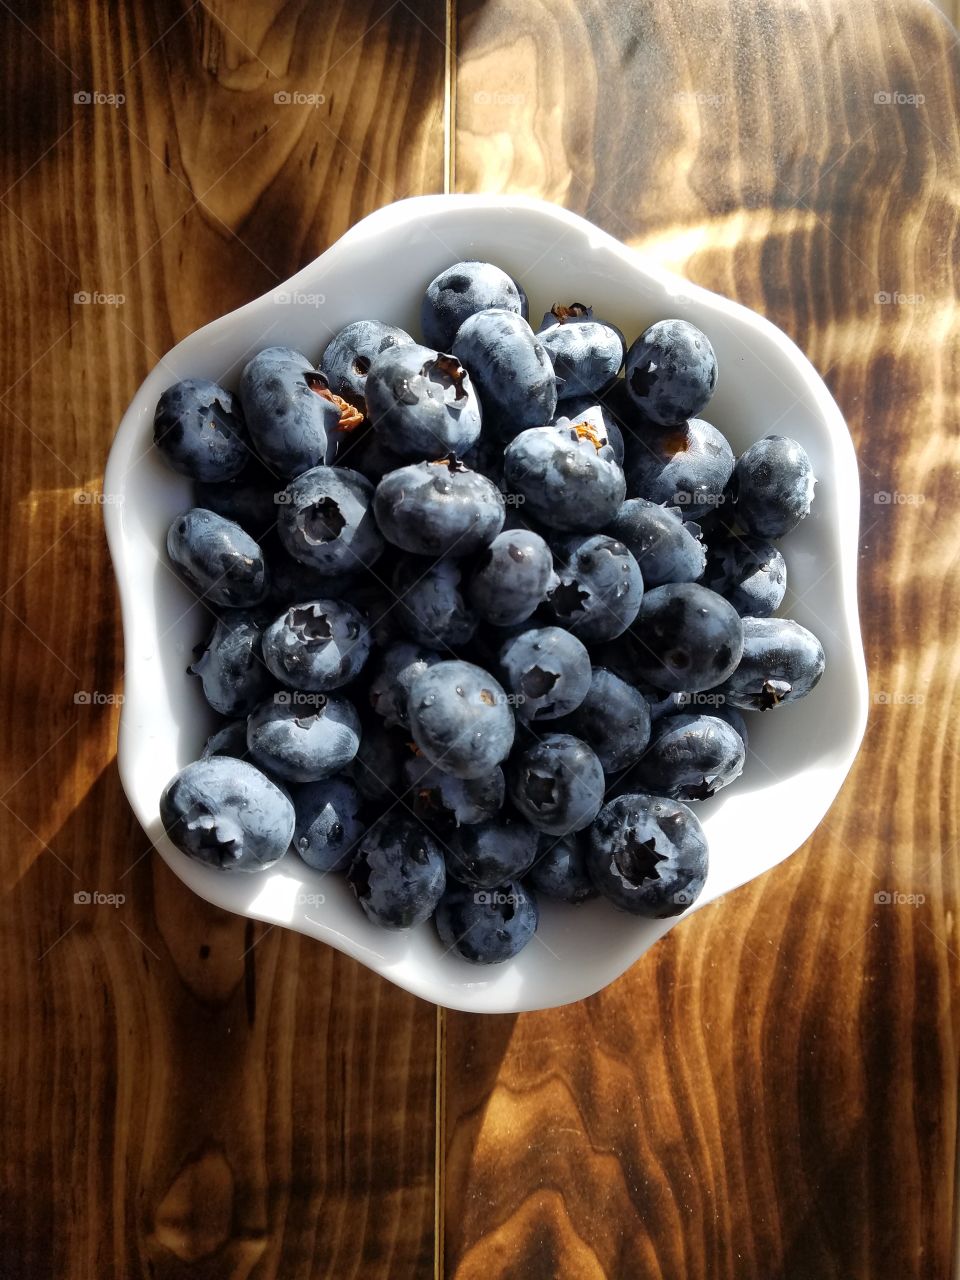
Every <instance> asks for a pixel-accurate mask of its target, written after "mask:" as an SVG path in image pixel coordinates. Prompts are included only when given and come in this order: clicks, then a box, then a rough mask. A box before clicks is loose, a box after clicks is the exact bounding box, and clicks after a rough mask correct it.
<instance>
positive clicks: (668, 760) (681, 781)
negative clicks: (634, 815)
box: [628, 715, 745, 804]
mask: <svg viewBox="0 0 960 1280" xmlns="http://www.w3.org/2000/svg"><path fill="white" fill-rule="evenodd" d="M744 758H745V751H744V745H743V739H742V738H741V737H740V735H739V734H738V733H737V732H736V730H735V729H733V728H732V727H731V726H730V725H729V724H727V722H726V721H725V720H721V719H720V718H719V716H712V715H709V716H703V715H678V716H664V717H663V718H662V719H660V720H658V721H657V723H656V724H655V725H654V729H653V733H652V734H651V737H650V749H649V751H647V752H646V754H645V755H644V757H643V759H642V760H641V761H640V762H639V764H637V765H635V766H634V768H632V769H631V770H630V772H629V774H628V783H629V789H630V790H631V791H636V790H643V791H648V792H650V793H651V795H657V796H669V797H670V798H671V799H672V800H683V801H685V802H686V803H688V804H689V803H692V802H693V801H694V800H709V799H710V797H711V796H712V795H715V794H716V792H718V791H721V790H722V789H723V788H724V787H727V786H729V785H730V783H731V782H735V781H736V779H737V778H739V777H740V774H741V773H742V772H743V765H744Z"/></svg>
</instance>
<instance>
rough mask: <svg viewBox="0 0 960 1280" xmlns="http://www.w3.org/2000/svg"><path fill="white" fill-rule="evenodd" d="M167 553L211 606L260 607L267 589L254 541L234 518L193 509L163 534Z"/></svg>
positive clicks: (258, 550) (264, 570) (262, 560)
mask: <svg viewBox="0 0 960 1280" xmlns="http://www.w3.org/2000/svg"><path fill="white" fill-rule="evenodd" d="M167 554H168V555H169V557H170V559H171V560H172V561H173V563H174V565H175V566H176V568H177V569H178V570H179V571H180V574H181V576H182V577H183V578H185V579H186V581H187V582H188V583H189V584H190V585H191V586H192V587H193V588H194V589H195V590H196V592H197V593H198V594H199V595H201V596H203V597H205V599H207V600H209V601H210V602H211V604H215V605H217V604H219V605H228V606H231V607H233V608H243V607H245V606H249V605H255V604H259V603H260V601H261V600H262V599H263V598H264V597H265V596H266V594H267V589H268V586H269V583H268V579H267V566H266V564H265V563H264V559H263V553H262V552H261V550H260V547H259V546H258V545H257V543H256V542H254V540H253V539H252V538H251V537H250V535H249V533H245V532H244V531H243V529H241V528H240V526H239V525H238V524H234V523H233V521H232V520H224V518H223V516H218V515H217V514H216V513H215V512H213V511H205V510H204V509H203V508H202V507H194V508H193V510H192V511H187V512H186V513H185V514H184V515H182V516H177V518H176V520H174V522H173V524H171V526H170V528H169V530H168V532H167Z"/></svg>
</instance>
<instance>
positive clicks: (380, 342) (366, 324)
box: [319, 320, 413, 412]
mask: <svg viewBox="0 0 960 1280" xmlns="http://www.w3.org/2000/svg"><path fill="white" fill-rule="evenodd" d="M412 342H413V338H411V337H410V334H409V333H407V331H406V330H405V329H399V328H398V327H397V326H396V325H393V324H384V323H383V322H382V321H381V320H355V321H354V322H353V324H348V325H347V326H346V327H345V328H343V329H341V330H340V332H339V333H337V334H335V335H334V336H333V337H332V338H331V339H330V341H329V342H328V343H327V345H326V347H324V350H323V355H322V356H321V357H320V362H319V369H320V372H321V373H322V374H323V375H324V376H325V377H326V379H327V381H328V382H329V384H330V390H331V391H332V392H334V394H335V395H338V396H342V397H343V399H344V400H347V401H349V403H350V404H352V405H355V406H356V408H358V409H360V410H361V412H366V391H367V374H368V373H369V372H370V366H371V365H372V364H373V362H374V360H376V358H377V356H379V355H382V353H383V352H384V351H388V350H389V349H390V348H391V347H402V346H407V345H409V344H410V343H412Z"/></svg>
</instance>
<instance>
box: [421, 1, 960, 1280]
mask: <svg viewBox="0 0 960 1280" xmlns="http://www.w3.org/2000/svg"><path fill="white" fill-rule="evenodd" d="M954 39H955V35H954V33H953V32H952V31H951V30H950V28H949V27H948V25H947V24H946V22H944V21H942V20H941V19H940V18H939V17H938V15H937V14H936V11H935V10H934V9H933V8H932V7H930V6H928V5H926V4H923V3H920V0H908V2H906V3H899V4H895V3H891V2H881V3H873V2H872V0H835V2H834V0H797V2H796V3H793V4H790V5H789V6H787V5H777V4H772V3H766V2H759V0H734V3H720V0H705V2H704V3H702V4H699V5H697V6H695V8H694V9H691V7H690V5H689V4H686V3H681V2H680V0H664V2H662V3H651V2H649V0H639V2H637V3H634V4H631V5H630V6H628V7H627V8H624V7H623V6H609V5H603V4H600V3H595V2H593V0H587V3H586V4H578V5H574V4H572V3H570V2H569V0H525V2H524V3H523V4H520V5H513V6H510V7H509V8H508V7H506V6H496V5H489V4H485V3H480V0H462V3H461V5H460V7H459V14H458V25H457V53H458V78H457V86H456V101H457V104H458V108H457V119H456V139H455V141H456V147H455V161H456V169H455V172H456V181H457V186H458V187H459V188H460V189H463V190H471V189H482V188H492V189H495V190H502V191H507V190H510V191H524V192H529V193H532V194H537V195H543V196H547V197H549V198H552V199H555V200H559V201H562V202H564V203H565V204H567V205H568V206H569V207H571V208H573V209H576V210H577V211H579V212H581V213H584V214H586V215H587V216H588V217H591V218H592V219H593V220H595V221H596V222H598V223H599V224H600V225H601V226H603V227H605V228H606V229H607V230H609V231H611V232H612V233H614V234H616V235H619V236H621V237H622V238H624V239H626V240H627V241H628V242H629V243H631V244H633V245H636V246H637V247H638V248H640V249H641V250H643V251H644V252H647V253H649V254H650V255H651V256H652V257H653V258H654V259H656V260H657V261H659V262H661V263H663V264H665V265H667V266H670V267H673V268H676V269H678V270H681V271H683V272H685V273H686V274H688V275H689V276H690V277H691V278H692V279H694V280H696V281H698V282H699V283H701V284H705V285H707V286H708V287H711V288H714V289H717V290H719V291H720V292H722V293H725V294H728V295H730V296H732V297H735V298H738V299H739V300H741V301H743V302H745V303H747V304H748V305H750V306H753V307H756V308H757V309H759V310H760V311H762V312H763V313H764V314H766V315H767V316H769V317H770V318H771V319H772V320H774V321H775V322H776V323H777V324H779V325H781V326H782V327H783V328H784V329H786V331H787V332H788V333H790V334H791V336H793V337H794V338H795V339H796V341H797V342H798V343H799V344H800V345H801V346H802V347H803V348H804V349H805V350H806V351H807V352H808V353H809V355H810V357H811V359H812V360H813V361H814V363H815V364H816V365H817V367H818V368H819V369H820V370H821V371H822V372H823V374H824V375H825V377H826V378H827V381H828V382H829V384H830V387H831V389H832V391H833V393H834V394H835V396H836V397H837V399H838V401H839V403H840V405H841V407H842V408H843V410H844V411H845V413H846V415H847V418H848V421H849V423H850V427H851V430H852V432H853V434H854V437H855V440H856V444H857V447H858V450H859V454H860V459H861V472H862V477H863V490H864V499H863V515H862V539H861V547H862V558H861V568H862V582H861V590H860V599H861V610H862V618H863V625H864V630H865V643H866V649H867V655H868V663H869V667H870V674H871V686H872V689H873V691H874V695H875V699H876V702H875V705H874V707H873V710H872V715H871V723H870V728H869V731H868V736H867V739H866V743H865V745H864V749H863V752H862V754H861V756H860V758H859V761H858V763H857V766H856V767H855V769H854V772H853V774H852V776H851V778H850V780H849V782H848V784H847V786H846V787H845V789H844V791H843V793H842V795H841V797H840V799H839V800H838V802H837V803H836V805H835V806H834V807H833V809H832V811H831V812H830V814H829V815H828V817H827V819H826V821H825V822H824V823H823V825H822V826H821V828H820V829H819V831H818V832H817V834H816V836H815V837H814V838H813V839H812V840H811V841H809V842H808V844H807V845H806V846H805V847H804V849H803V850H802V851H801V852H800V853H798V854H797V855H796V856H795V857H794V858H792V859H791V860H789V861H788V862H787V863H786V864H785V865H784V866H782V867H781V868H779V869H778V870H776V871H774V872H772V873H770V874H769V875H767V876H766V877H764V878H763V879H762V880H761V881H759V882H757V883H754V884H752V885H750V886H747V887H745V888H743V889H742V890H740V891H738V892H737V893H735V894H733V895H731V896H730V897H729V898H728V899H727V900H725V901H722V902H720V903H718V904H716V905H715V906H711V907H710V908H707V909H705V910H704V911H703V912H701V913H700V914H699V915H697V916H696V917H694V918H693V919H691V920H690V921H689V922H687V923H685V924H683V925H682V926H681V927H680V928H678V929H677V930H676V931H674V932H673V933H671V934H670V935H669V937H668V938H667V939H666V940H664V941H663V942H661V943H660V944H659V945H658V946H657V947H655V948H654V949H653V951H652V952H650V953H649V954H648V956H646V957H645V958H644V959H643V960H642V961H641V962H640V963H639V964H637V965H636V966H635V967H634V968H633V969H632V970H631V971H630V973H629V974H627V975H626V976H625V977H624V978H622V979H621V980H620V981H619V982H618V983H616V984H614V986H613V987H611V988H610V989H609V990H607V991H606V992H604V993H602V994H601V995H598V996H597V997H595V998H593V999H591V1000H588V1001H585V1002H583V1003H581V1004H579V1005H576V1006H573V1007H571V1008H568V1009H563V1010H559V1011H556V1012H548V1013H540V1014H530V1015H522V1016H520V1017H518V1018H516V1019H512V1018H511V1019H494V1020H489V1019H484V1020H481V1019H477V1018H471V1017H467V1016H463V1015H451V1016H450V1017H449V1019H448V1023H447V1040H446V1043H447V1062H446V1072H445V1097H446V1115H447V1130H446V1143H445V1157H446V1176H445V1195H446V1204H445V1224H446V1264H445V1274H446V1275H447V1276H449V1277H456V1280H474V1278H475V1277H485V1276H490V1275H496V1276H498V1277H504V1278H507V1277H510V1278H512V1277H523V1280H552V1278H553V1277H556V1276H563V1277H564V1280H588V1278H589V1280H600V1278H601V1277H602V1278H604V1280H613V1278H614V1277H616V1278H617V1280H620V1278H622V1280H677V1278H678V1277H680V1276H683V1277H684V1278H685V1280H753V1278H756V1280H769V1277H771V1276H777V1277H781V1278H782V1280H810V1278H811V1277H816V1278H817V1280H902V1278H903V1277H907V1276H911V1277H914V1276H916V1277H920V1276H923V1277H924V1278H925V1280H927V1278H928V1277H929V1278H930V1280H947V1277H948V1276H949V1275H951V1274H952V1260H953V1259H952V1248H951V1242H952V1236H953V1227H954V1222H953V1205H954V1198H955V1181H954V1167H955V1159H956V1142H955V1135H956V1122H957V1047H958V1041H957V1033H958V1007H957V995H956V993H957V978H958V954H957V953H958V943H957V937H956V910H957V888H958V826H957V788H956V776H957V759H958V754H957V751H958V741H957V722H956V717H955V716H954V715H953V713H952V707H953V705H954V704H955V699H956V693H957V678H958V662H960V660H958V656H957V655H958V651H957V648H956V645H955V643H954V636H953V632H954V630H955V628H954V626H953V620H954V619H955V617H956V614H957V609H958V605H960V563H958V558H957V554H956V540H955V538H954V536H953V533H952V531H951V530H949V529H948V527H947V526H948V525H949V522H950V516H949V513H950V512H951V511H952V510H953V506H954V489H955V485H956V475H957V465H956V450H955V445H954V441H953V423H954V419H955V416H956V409H957V402H958V392H960V358H958V350H960V346H958V335H957V327H956V314H957V304H956V298H957V282H956V255H955V252H954V246H955V244H956V241H957V232H958V225H957V214H956V198H955V197H956V191H957V183H958V176H960V172H958V171H960V163H958V138H957V124H956V121H957V98H958V84H957V66H958V58H957V51H956V49H955V48H954V47H953V44H954ZM893 93H902V94H922V95H924V98H925V101H924V102H923V103H922V104H920V105H916V104H907V103H902V104H900V105H898V104H897V103H896V102H885V101H883V100H882V99H880V100H876V99H875V95H878V94H881V95H882V94H893ZM883 294H886V295H890V296H895V295H900V297H899V300H898V301H892V302H887V303H884V302H883V301H882V299H881V300H878V297H879V295H883ZM903 295H921V297H920V298H919V299H917V298H915V299H914V301H913V302H910V301H904V300H903ZM897 492H899V493H900V494H912V495H919V496H917V497H915V498H913V499H911V501H910V502H909V503H908V502H902V503H896V502H891V503H889V504H884V503H877V502H875V495H876V494H883V493H891V494H892V493H897ZM938 516H939V517H940V518H939V519H938V518H937V517H938ZM883 695H890V696H889V698H888V699H886V700H885V698H884V696H883ZM883 890H888V891H899V892H900V893H904V894H922V895H924V898H925V901H924V902H923V905H922V906H919V907H916V906H895V905H882V904H878V903H877V902H876V901H875V896H874V895H875V894H876V893H877V892H879V891H883Z"/></svg>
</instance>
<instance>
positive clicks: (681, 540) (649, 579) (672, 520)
mask: <svg viewBox="0 0 960 1280" xmlns="http://www.w3.org/2000/svg"><path fill="white" fill-rule="evenodd" d="M607 533H609V534H611V535H612V536H613V537H614V538H619V539H620V541H621V542H623V543H624V544H625V545H626V546H627V547H629V549H630V551H631V552H632V553H633V556H634V559H635V560H636V562H637V565H638V566H639V569H640V572H641V574H642V575H643V585H644V587H645V588H646V589H647V590H649V589H650V588H651V587H659V586H662V585H663V584H664V583H666V582H696V581H697V580H698V579H699V578H701V577H702V576H703V571H704V568H705V566H706V561H707V552H706V548H705V547H704V545H703V541H702V540H701V538H700V530H699V526H697V525H696V524H691V523H687V522H686V521H684V519H683V517H682V516H681V515H680V512H679V511H678V510H677V509H676V508H674V507H662V506H660V505H659V504H658V503H655V502H648V501H647V499H646V498H628V499H627V501H626V502H625V503H624V504H623V506H622V507H621V508H620V510H619V511H618V512H617V514H616V515H615V516H614V518H613V520H612V521H611V522H610V525H609V527H608V528H607Z"/></svg>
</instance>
